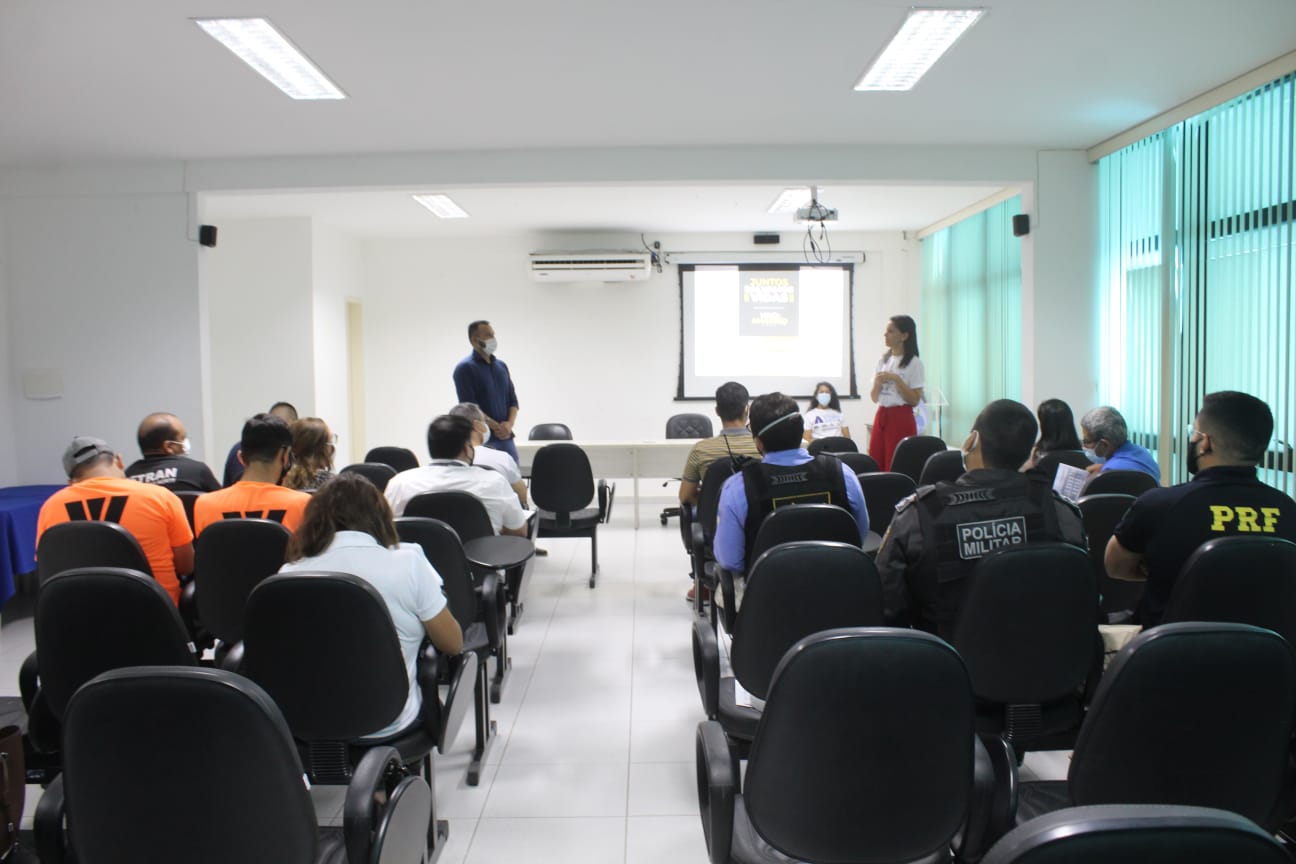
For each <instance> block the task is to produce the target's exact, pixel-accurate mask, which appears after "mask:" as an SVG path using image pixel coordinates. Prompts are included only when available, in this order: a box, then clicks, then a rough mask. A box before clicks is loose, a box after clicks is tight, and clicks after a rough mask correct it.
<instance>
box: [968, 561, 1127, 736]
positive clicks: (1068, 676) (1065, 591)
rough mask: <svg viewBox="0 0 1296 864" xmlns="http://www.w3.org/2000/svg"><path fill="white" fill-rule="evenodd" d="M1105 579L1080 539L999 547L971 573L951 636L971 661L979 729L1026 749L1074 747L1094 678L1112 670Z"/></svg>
mask: <svg viewBox="0 0 1296 864" xmlns="http://www.w3.org/2000/svg"><path fill="white" fill-rule="evenodd" d="M1097 610H1098V589H1097V580H1096V579H1095V578H1094V573H1093V570H1092V568H1091V567H1090V566H1089V557H1088V556H1087V555H1086V554H1085V551H1084V550H1083V549H1081V548H1079V547H1077V546H1070V545H1068V544H1065V543H1035V544H1031V545H1027V546H1017V547H1014V548H1010V549H1004V550H1001V551H999V552H992V553H990V554H989V555H987V556H985V557H984V558H982V559H981V560H980V561H979V562H978V563H977V566H976V568H975V569H974V570H973V571H972V575H971V576H970V577H969V578H968V580H967V585H966V586H965V593H964V595H963V598H962V601H961V608H960V613H959V618H958V621H957V622H956V623H955V625H954V629H953V633H952V634H951V636H950V640H949V641H950V644H951V645H952V646H954V650H956V651H958V652H959V656H960V657H962V658H963V662H964V663H966V664H967V668H968V675H969V676H970V677H971V679H972V692H973V693H974V694H976V698H977V721H976V728H977V732H978V733H984V734H992V735H1002V736H1003V737H1004V739H1005V740H1007V741H1008V743H1010V744H1011V745H1012V746H1013V750H1014V752H1015V753H1017V754H1021V753H1023V752H1025V751H1027V750H1062V749H1070V748H1071V747H1072V746H1074V744H1075V738H1076V734H1077V733H1078V732H1079V730H1080V722H1081V721H1082V720H1083V719H1084V691H1085V684H1086V682H1087V681H1089V680H1091V679H1093V680H1095V681H1096V679H1097V676H1098V675H1100V674H1101V672H1102V656H1103V652H1102V640H1101V639H1100V637H1099V636H1098V632H1097V630H1096V629H1095V627H1094V623H1095V620H1096V617H1097V614H1098V611H1097Z"/></svg>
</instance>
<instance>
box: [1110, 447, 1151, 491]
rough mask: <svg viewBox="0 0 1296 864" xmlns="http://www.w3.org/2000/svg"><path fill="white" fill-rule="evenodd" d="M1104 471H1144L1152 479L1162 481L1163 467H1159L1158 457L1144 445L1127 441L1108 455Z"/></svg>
mask: <svg viewBox="0 0 1296 864" xmlns="http://www.w3.org/2000/svg"><path fill="white" fill-rule="evenodd" d="M1102 470H1104V471H1142V472H1143V473H1144V474H1151V475H1152V479H1153V480H1155V481H1157V482H1158V483H1160V482H1161V469H1160V468H1158V467H1157V463H1156V459H1155V458H1154V457H1153V456H1152V454H1151V453H1150V452H1148V450H1147V449H1146V448H1144V447H1140V446H1139V445H1137V444H1135V443H1134V442H1133V441H1126V442H1125V443H1124V444H1122V445H1121V446H1119V447H1117V448H1116V452H1114V453H1112V455H1110V456H1108V457H1107V461H1106V462H1104V463H1103V467H1102Z"/></svg>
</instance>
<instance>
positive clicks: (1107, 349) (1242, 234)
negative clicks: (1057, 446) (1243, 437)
mask: <svg viewBox="0 0 1296 864" xmlns="http://www.w3.org/2000/svg"><path fill="white" fill-rule="evenodd" d="M1294 130H1296V75H1288V76H1286V77H1284V78H1281V79H1279V80H1277V81H1274V82H1272V83H1270V84H1268V85H1266V86H1264V87H1261V88H1259V89H1258V90H1255V91H1253V92H1251V93H1248V94H1246V95H1245V96H1242V97H1239V98H1238V99H1235V100H1233V101H1231V102H1228V103H1225V104H1224V105H1221V106H1219V107H1217V108H1214V109H1212V110H1210V111H1207V112H1205V113H1203V114H1200V115H1198V116H1196V117H1193V118H1191V119H1189V120H1186V121H1184V122H1183V123H1180V124H1178V125H1177V126H1174V127H1172V128H1170V129H1167V130H1165V131H1163V132H1160V133H1157V134H1156V135H1153V136H1150V137H1149V138H1146V139H1144V140H1142V141H1139V142H1137V143H1135V144H1133V145H1131V146H1129V147H1127V148H1125V149H1124V150H1121V151H1119V152H1117V153H1113V154H1112V155H1111V156H1108V157H1106V158H1104V159H1102V160H1101V161H1100V162H1099V163H1098V171H1099V182H1100V193H1099V195H1100V199H1099V201H1100V204H1099V206H1100V228H1099V230H1100V245H1101V256H1102V260H1101V263H1100V270H1099V273H1100V285H1099V290H1100V292H1101V295H1102V301H1103V302H1102V313H1101V314H1102V361H1101V368H1100V370H1099V388H1100V394H1101V398H1102V400H1103V401H1104V402H1106V403H1108V404H1111V405H1115V406H1116V407H1117V408H1118V409H1119V410H1120V411H1121V412H1122V413H1123V414H1124V415H1125V417H1126V420H1127V421H1128V423H1129V425H1130V429H1131V433H1132V435H1131V437H1133V438H1134V439H1135V440H1136V441H1138V442H1139V443H1141V444H1143V445H1144V446H1147V447H1149V448H1151V449H1153V450H1154V451H1155V452H1156V454H1157V456H1158V461H1159V462H1160V463H1161V468H1162V475H1163V477H1165V478H1166V479H1167V480H1168V481H1169V482H1174V483H1177V482H1182V481H1183V480H1185V479H1187V468H1186V465H1185V464H1184V463H1185V458H1184V449H1185V447H1186V444H1187V437H1188V432H1189V429H1190V428H1191V425H1192V421H1193V417H1194V415H1195V414H1196V412H1197V409H1198V407H1199V406H1200V404H1201V398H1202V396H1204V395H1205V394H1206V393H1210V392H1213V391H1216V390H1241V391H1244V392H1246V393H1250V394H1252V395H1254V396H1256V397H1258V398H1260V399H1263V400H1264V401H1265V402H1267V403H1268V404H1269V407H1270V408H1271V409H1272V411H1273V413H1274V440H1273V442H1272V444H1271V446H1270V450H1269V452H1268V453H1267V454H1266V458H1265V461H1264V464H1262V465H1261V473H1260V476H1261V479H1263V480H1264V481H1265V482H1266V483H1269V484H1270V485H1273V486H1275V487H1277V488H1279V489H1282V490H1283V491H1285V492H1286V493H1287V494H1289V495H1291V494H1296V479H1294V475H1293V451H1292V445H1293V443H1294V442H1296V404H1294V398H1296V394H1293V389H1294V388H1296V300H1294V298H1293V291H1294V290H1296V289H1294V287H1293V283H1292V275H1293V265H1294V264H1296V245H1294V244H1293V237H1294V235H1296V146H1294V141H1293V138H1294Z"/></svg>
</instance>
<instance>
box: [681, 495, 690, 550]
mask: <svg viewBox="0 0 1296 864" xmlns="http://www.w3.org/2000/svg"><path fill="white" fill-rule="evenodd" d="M679 511H680V517H679V518H680V539H681V540H683V541H684V551H685V552H686V553H689V554H691V553H692V552H693V505H692V504H685V503H683V502H681V503H680V507H679Z"/></svg>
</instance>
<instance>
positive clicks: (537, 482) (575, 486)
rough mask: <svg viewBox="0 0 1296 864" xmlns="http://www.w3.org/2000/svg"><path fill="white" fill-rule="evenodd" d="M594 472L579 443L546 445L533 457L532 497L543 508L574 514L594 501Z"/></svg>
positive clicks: (554, 511)
mask: <svg viewBox="0 0 1296 864" xmlns="http://www.w3.org/2000/svg"><path fill="white" fill-rule="evenodd" d="M594 495H595V490H594V471H593V469H592V468H590V461H589V457H588V456H586V455H585V451H584V450H582V449H581V448H580V447H579V446H578V445H576V444H546V445H545V446H544V447H541V448H540V449H539V450H536V452H535V457H534V458H532V460H531V500H532V501H534V502H535V505H536V506H537V507H539V508H540V509H541V510H549V511H550V512H553V513H571V512H573V511H575V510H580V509H582V508H584V507H588V506H589V504H590V502H591V501H593V500H594Z"/></svg>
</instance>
